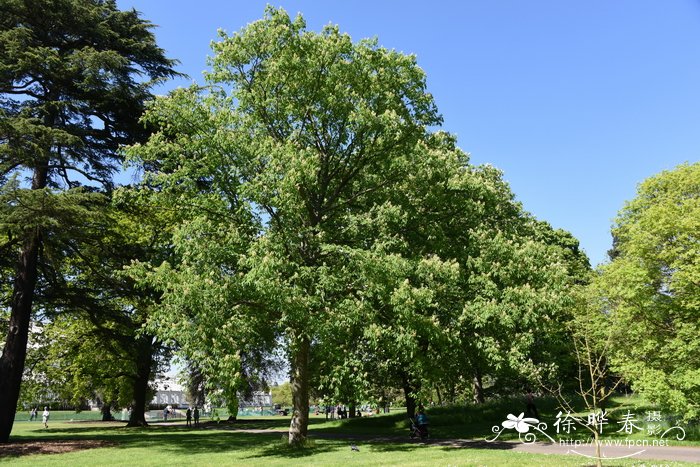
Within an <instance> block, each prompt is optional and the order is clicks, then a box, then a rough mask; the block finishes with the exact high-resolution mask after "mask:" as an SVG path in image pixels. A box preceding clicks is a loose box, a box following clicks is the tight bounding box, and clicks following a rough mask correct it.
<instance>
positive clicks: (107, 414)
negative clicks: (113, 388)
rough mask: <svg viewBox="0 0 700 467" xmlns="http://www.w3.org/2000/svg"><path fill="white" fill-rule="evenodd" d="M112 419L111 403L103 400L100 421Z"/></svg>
mask: <svg viewBox="0 0 700 467" xmlns="http://www.w3.org/2000/svg"><path fill="white" fill-rule="evenodd" d="M113 419H114V417H113V416H112V403H111V402H107V401H105V402H104V403H103V404H102V421H103V422H111V421H112V420H113Z"/></svg>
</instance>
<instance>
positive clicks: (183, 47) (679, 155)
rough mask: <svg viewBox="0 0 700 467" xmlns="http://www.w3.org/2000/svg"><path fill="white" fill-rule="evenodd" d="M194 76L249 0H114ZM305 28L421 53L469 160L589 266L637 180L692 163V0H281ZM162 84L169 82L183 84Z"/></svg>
mask: <svg viewBox="0 0 700 467" xmlns="http://www.w3.org/2000/svg"><path fill="white" fill-rule="evenodd" d="M117 3H118V5H119V7H120V8H122V9H127V8H132V7H133V8H136V9H137V10H138V11H140V12H142V13H143V17H144V18H146V19H148V20H150V21H151V22H153V23H154V24H156V25H158V28H157V29H156V30H155V33H156V36H157V38H158V42H159V44H160V45H161V47H163V48H164V49H166V51H167V52H168V54H169V56H170V57H172V58H176V59H178V60H180V62H181V65H180V67H179V70H180V71H182V72H184V73H187V74H188V75H189V76H190V78H191V79H190V80H189V81H197V82H202V75H201V72H202V71H203V70H204V69H205V68H206V57H207V56H208V55H210V49H209V44H210V41H211V40H213V39H216V31H217V29H219V28H222V29H224V30H225V31H227V32H228V33H229V34H230V33H232V32H235V31H238V30H239V29H241V28H242V27H243V26H245V25H246V24H248V23H250V22H252V21H254V20H256V19H259V18H260V17H262V15H263V11H264V8H265V5H266V3H268V2H267V1H258V0H239V1H232V0H229V1H225V0H198V1H192V0H170V1H167V2H161V1H155V0H118V2H117ZM269 3H271V4H272V5H274V6H282V7H283V8H284V9H285V10H287V11H288V12H289V13H290V14H292V15H294V14H296V13H297V12H301V13H302V14H303V15H304V17H305V18H306V21H307V25H308V27H309V29H311V30H320V29H321V28H322V27H323V25H325V24H328V23H329V22H330V23H334V24H339V25H340V28H341V30H342V31H344V32H347V33H349V34H350V35H351V36H352V38H353V39H354V40H359V39H361V38H363V37H375V36H376V37H378V39H379V43H380V44H381V45H383V46H384V47H387V48H390V49H396V50H398V51H402V52H405V53H413V54H416V55H417V56H418V62H419V64H420V66H421V67H422V68H423V69H424V70H425V71H426V73H427V76H428V87H429V90H430V92H432V93H433V95H434V96H435V99H436V101H437V105H438V108H439V109H440V111H441V113H442V114H443V116H444V120H445V123H444V129H445V130H447V131H450V132H452V133H454V134H456V135H457V136H458V141H459V146H460V147H461V148H462V149H463V150H465V151H466V152H468V153H470V154H471V156H472V162H473V163H477V164H481V163H489V164H492V165H494V166H496V167H498V168H500V169H501V170H503V171H504V174H505V179H506V180H508V182H509V183H510V185H511V187H512V189H513V191H514V193H515V194H516V196H517V198H518V200H520V201H521V202H522V203H523V205H524V207H525V209H526V210H528V211H530V212H532V213H533V214H534V215H535V216H537V218H539V219H542V220H546V221H548V222H550V223H551V224H552V225H553V226H554V227H557V228H563V229H566V230H568V231H570V232H572V233H573V234H574V235H575V236H576V237H577V238H578V239H579V240H580V241H581V245H582V247H583V248H584V250H585V251H586V253H587V254H588V255H589V257H590V258H591V262H592V264H593V265H596V264H598V263H600V262H602V261H604V260H605V254H606V251H607V250H608V249H609V248H610V246H611V237H610V226H611V223H612V219H613V218H614V217H615V215H616V213H617V212H618V211H619V210H620V208H621V207H622V206H623V204H624V202H625V200H629V199H631V198H632V197H634V195H635V190H636V186H637V184H638V183H640V182H641V181H643V180H644V179H645V178H647V177H649V176H651V175H653V174H655V173H658V172H660V171H661V170H664V169H671V168H673V167H675V166H676V165H678V164H681V163H683V162H686V161H688V162H695V161H698V160H700V1H697V0H568V1H565V0H527V1H525V0H463V1H456V0H455V1H440V0H436V1H421V2H419V1H406V0H403V1H400V0H373V1H365V0H352V1H350V0H348V1H340V0H336V1H333V0H328V1H321V0H316V1H313V0H305V1H292V0H288V1H287V0H278V1H270V2H269ZM189 81H187V80H186V81H178V82H173V83H170V84H169V85H168V86H166V89H167V88H172V87H175V86H177V85H184V84H188V82H189Z"/></svg>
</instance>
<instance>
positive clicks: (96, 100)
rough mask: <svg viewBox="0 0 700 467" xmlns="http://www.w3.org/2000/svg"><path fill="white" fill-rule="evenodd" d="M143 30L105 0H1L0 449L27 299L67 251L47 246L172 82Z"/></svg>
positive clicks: (20, 364)
mask: <svg viewBox="0 0 700 467" xmlns="http://www.w3.org/2000/svg"><path fill="white" fill-rule="evenodd" d="M151 28H152V25H151V24H150V23H149V22H147V21H145V20H143V19H142V18H140V17H139V14H138V13H137V12H136V11H133V10H132V11H124V12H123V11H119V10H118V9H117V6H116V3H115V2H114V1H112V0H0V182H2V183H3V187H2V188H3V190H2V196H3V198H4V201H5V203H4V204H3V206H2V212H1V214H0V216H1V217H0V224H2V225H3V227H4V228H3V231H4V233H3V235H4V236H5V237H4V238H3V242H2V243H3V247H2V254H3V255H4V256H5V258H7V257H11V256H14V257H15V258H16V259H15V261H14V266H13V272H12V274H11V276H12V279H8V280H4V281H3V282H5V283H9V282H11V286H10V287H11V290H10V291H9V292H8V293H7V303H4V304H3V305H4V306H6V307H7V309H9V310H10V316H9V322H8V324H7V338H6V340H5V345H4V349H3V353H2V357H0V402H1V403H0V442H6V441H7V440H8V438H9V435H10V432H11V430H12V424H13V420H14V414H15V410H16V405H17V400H18V397H19V390H20V384H21V378H22V373H23V369H24V362H25V356H26V347H27V337H28V332H29V328H30V321H31V318H32V311H33V308H34V302H35V297H36V293H37V290H38V289H40V288H41V286H42V285H44V284H45V283H47V282H48V281H51V279H52V277H50V276H51V271H59V270H60V268H52V267H51V262H52V261H54V260H58V259H60V257H61V254H65V253H68V252H70V250H64V249H62V248H60V246H56V244H55V242H60V241H61V240H65V239H66V238H69V237H70V235H72V234H75V235H79V234H80V230H81V225H82V224H83V223H84V222H86V221H87V219H86V215H87V213H89V212H90V210H91V209H99V208H98V207H97V206H101V205H103V204H102V203H100V202H98V201H97V200H96V198H99V196H100V195H99V194H100V193H103V192H109V191H111V189H112V186H113V181H112V175H113V174H114V172H115V171H116V170H117V169H118V167H119V165H120V159H121V156H120V153H119V148H120V146H121V145H123V144H130V143H134V142H137V141H139V140H141V139H142V138H143V137H144V136H145V135H146V132H147V130H146V129H145V128H144V127H143V126H142V125H140V124H139V118H140V116H141V114H142V111H143V108H144V103H145V101H146V100H148V99H149V98H150V97H151V94H150V92H149V90H150V89H151V87H152V86H153V84H154V83H156V82H158V81H159V80H162V79H165V78H168V77H172V76H174V75H175V72H174V71H173V66H174V64H175V62H174V61H172V60H169V59H167V58H166V57H165V54H164V51H163V50H162V49H160V48H159V47H158V46H157V45H156V42H155V38H154V36H153V33H152V32H151ZM76 214H81V215H76ZM88 217H89V216H88ZM51 245H53V247H51V248H49V246H51Z"/></svg>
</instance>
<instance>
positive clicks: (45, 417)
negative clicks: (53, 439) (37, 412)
mask: <svg viewBox="0 0 700 467" xmlns="http://www.w3.org/2000/svg"><path fill="white" fill-rule="evenodd" d="M49 415H51V414H50V413H49V408H48V407H44V413H42V414H41V418H42V420H43V421H44V428H48V427H49Z"/></svg>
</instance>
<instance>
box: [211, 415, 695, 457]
mask: <svg viewBox="0 0 700 467" xmlns="http://www.w3.org/2000/svg"><path fill="white" fill-rule="evenodd" d="M209 427H211V428H217V429H221V428H228V429H230V430H231V431H237V432H241V433H255V434H275V435H279V434H281V433H287V432H288V430H287V429H281V428H271V429H246V428H238V427H236V426H231V425H215V426H205V428H209ZM309 436H311V437H315V438H321V439H346V440H348V441H353V442H354V444H357V445H358V447H361V446H362V445H363V444H365V445H366V444H372V443H389V442H391V443H397V442H399V443H421V444H428V445H437V446H447V447H453V448H456V449H469V448H472V449H502V450H513V451H516V452H529V453H532V454H559V455H569V456H577V457H581V458H593V457H595V446H593V445H588V444H586V445H579V446H572V445H566V444H556V443H539V442H538V443H530V444H526V443H521V442H518V441H496V442H492V443H488V442H486V441H483V440H473V439H433V438H431V439H427V440H423V441H421V440H417V439H410V438H409V437H408V436H405V437H403V436H373V435H356V434H346V433H324V432H323V431H317V430H313V429H310V430H309ZM601 457H603V458H604V459H606V458H607V459H609V460H613V459H621V458H630V459H640V460H642V459H644V460H660V461H661V460H663V461H680V462H694V463H698V464H700V446H626V445H625V444H624V441H622V442H621V445H611V446H603V447H601Z"/></svg>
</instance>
